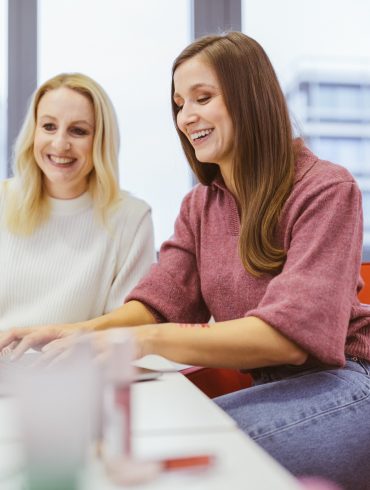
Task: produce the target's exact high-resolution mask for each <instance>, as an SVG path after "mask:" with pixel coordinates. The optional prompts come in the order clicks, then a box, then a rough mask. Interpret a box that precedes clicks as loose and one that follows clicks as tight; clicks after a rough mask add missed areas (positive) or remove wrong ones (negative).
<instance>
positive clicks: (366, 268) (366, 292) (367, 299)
mask: <svg viewBox="0 0 370 490" xmlns="http://www.w3.org/2000/svg"><path fill="white" fill-rule="evenodd" d="M361 277H362V279H363V280H364V281H365V286H364V287H363V289H361V291H360V292H359V294H358V299H359V300H360V301H361V303H366V304H370V262H363V263H362V265H361Z"/></svg>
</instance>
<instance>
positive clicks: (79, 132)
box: [71, 127, 88, 136]
mask: <svg viewBox="0 0 370 490" xmlns="http://www.w3.org/2000/svg"><path fill="white" fill-rule="evenodd" d="M71 132H72V133H73V134H74V135H76V136H85V135H87V134H88V131H87V130H86V129H83V128H78V127H75V128H71Z"/></svg>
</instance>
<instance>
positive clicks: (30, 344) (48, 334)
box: [0, 324, 79, 360]
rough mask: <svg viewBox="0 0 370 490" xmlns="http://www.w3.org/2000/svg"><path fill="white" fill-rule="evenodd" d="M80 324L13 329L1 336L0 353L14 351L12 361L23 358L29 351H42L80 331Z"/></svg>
mask: <svg viewBox="0 0 370 490" xmlns="http://www.w3.org/2000/svg"><path fill="white" fill-rule="evenodd" d="M78 330H79V329H78V324H65V325H45V326H36V327H24V328H11V329H10V330H7V331H5V332H3V333H1V334H0V351H1V350H2V349H4V348H6V347H9V348H11V349H12V353H11V359H13V360H15V359H18V358H19V357H21V356H22V355H23V354H24V353H25V352H26V351H27V350H28V349H30V348H33V349H42V348H43V347H44V346H45V345H46V344H48V343H49V342H52V341H54V340H57V339H62V338H64V337H66V336H69V335H71V334H72V333H75V332H76V331H78Z"/></svg>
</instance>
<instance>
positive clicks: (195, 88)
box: [173, 82, 217, 98]
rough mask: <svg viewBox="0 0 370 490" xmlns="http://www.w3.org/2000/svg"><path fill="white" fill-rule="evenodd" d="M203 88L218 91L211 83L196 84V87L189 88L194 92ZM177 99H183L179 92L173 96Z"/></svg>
mask: <svg viewBox="0 0 370 490" xmlns="http://www.w3.org/2000/svg"><path fill="white" fill-rule="evenodd" d="M202 87H208V88H212V89H214V90H217V87H215V86H214V85H212V84H210V83H204V82H199V83H194V85H191V86H190V87H189V91H190V92H193V91H194V90H197V89H198V88H202ZM175 97H181V95H180V94H178V93H177V92H175V93H174V94H173V98H175Z"/></svg>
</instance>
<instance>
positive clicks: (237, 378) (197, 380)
mask: <svg viewBox="0 0 370 490" xmlns="http://www.w3.org/2000/svg"><path fill="white" fill-rule="evenodd" d="M182 374H184V375H185V376H186V377H187V378H188V379H189V380H190V381H191V382H192V383H194V384H195V386H197V387H198V388H199V389H200V390H201V391H203V393H205V394H206V395H207V396H209V398H215V397H216V396H221V395H226V393H232V392H233V391H238V390H241V389H242V388H249V387H250V386H251V385H252V381H253V379H252V376H251V375H250V374H244V373H241V372H240V371H238V370H237V369H226V368H202V367H201V368H200V367H191V368H188V369H184V370H183V371H182Z"/></svg>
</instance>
